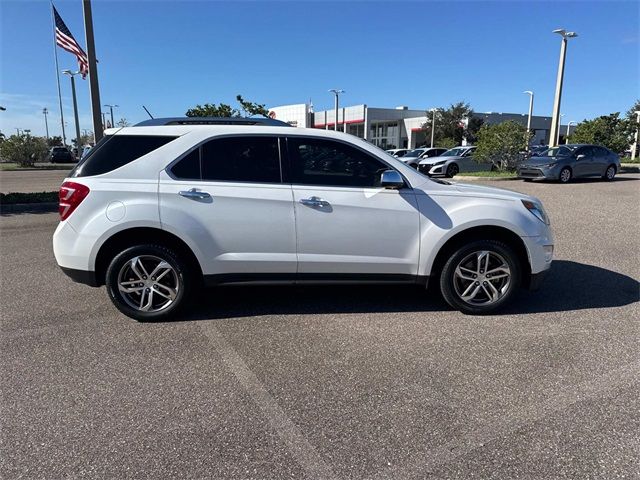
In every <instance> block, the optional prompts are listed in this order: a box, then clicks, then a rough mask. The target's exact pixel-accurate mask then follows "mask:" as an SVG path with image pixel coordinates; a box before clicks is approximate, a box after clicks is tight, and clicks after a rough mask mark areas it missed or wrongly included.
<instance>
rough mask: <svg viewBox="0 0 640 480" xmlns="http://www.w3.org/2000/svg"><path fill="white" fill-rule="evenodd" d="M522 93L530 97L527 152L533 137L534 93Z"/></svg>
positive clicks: (527, 91)
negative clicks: (531, 136)
mask: <svg viewBox="0 0 640 480" xmlns="http://www.w3.org/2000/svg"><path fill="white" fill-rule="evenodd" d="M522 93H526V94H527V95H529V118H528V119H527V150H529V140H530V138H529V137H530V135H531V116H532V115H533V92H532V91H531V90H525V91H524V92H522Z"/></svg>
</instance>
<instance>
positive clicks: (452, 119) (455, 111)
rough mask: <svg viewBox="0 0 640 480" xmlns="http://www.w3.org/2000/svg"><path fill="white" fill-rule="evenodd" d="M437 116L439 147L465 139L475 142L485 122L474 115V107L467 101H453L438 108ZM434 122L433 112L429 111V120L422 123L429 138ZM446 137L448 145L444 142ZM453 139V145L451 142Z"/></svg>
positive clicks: (460, 142) (437, 140)
mask: <svg viewBox="0 0 640 480" xmlns="http://www.w3.org/2000/svg"><path fill="white" fill-rule="evenodd" d="M435 117H436V124H435V132H434V144H435V145H436V146H439V147H440V146H451V147H454V146H456V145H461V144H462V140H463V139H466V140H467V141H468V142H471V143H473V142H474V141H475V140H476V135H477V133H478V131H479V130H480V127H482V124H483V123H484V120H482V119H481V118H474V117H473V109H472V108H471V105H470V104H469V103H466V102H458V103H453V104H451V105H449V107H447V108H439V109H437V110H436V113H435ZM467 119H468V120H467ZM432 123H433V112H427V121H426V122H425V123H424V124H422V129H423V130H424V131H425V133H426V135H427V138H431V127H432ZM465 123H466V125H465ZM445 139H447V141H446V143H447V144H448V145H444V144H443V141H444V140H445ZM451 140H453V145H451V144H450V143H451Z"/></svg>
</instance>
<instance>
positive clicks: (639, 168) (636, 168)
mask: <svg viewBox="0 0 640 480" xmlns="http://www.w3.org/2000/svg"><path fill="white" fill-rule="evenodd" d="M620 173H640V165H638V164H634V163H622V164H620Z"/></svg>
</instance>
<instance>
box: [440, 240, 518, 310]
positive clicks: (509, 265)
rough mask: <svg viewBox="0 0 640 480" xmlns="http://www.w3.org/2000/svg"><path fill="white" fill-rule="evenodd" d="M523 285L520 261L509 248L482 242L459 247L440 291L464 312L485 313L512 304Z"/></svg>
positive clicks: (443, 275)
mask: <svg viewBox="0 0 640 480" xmlns="http://www.w3.org/2000/svg"><path fill="white" fill-rule="evenodd" d="M519 286H520V262H519V260H518V257H517V255H516V254H515V253H514V251H513V250H512V249H511V248H509V246H508V245H506V244H504V243H502V242H498V241H496V240H479V241H475V242H473V243H471V244H468V245H464V246H461V247H460V248H458V249H457V250H456V251H455V252H454V253H453V255H451V257H450V258H449V260H448V261H447V262H446V263H445V265H444V268H443V269H442V274H441V276H440V290H441V291H442V296H443V297H444V299H445V300H446V301H447V303H448V304H449V305H451V306H452V307H453V308H455V309H457V310H460V311H461V312H463V313H469V314H474V315H477V314H483V313H489V312H491V311H493V310H496V309H497V308H499V307H500V306H502V305H504V304H505V303H506V302H508V301H509V299H510V298H511V296H512V295H513V293H514V292H515V291H516V290H517V288H518V287H519Z"/></svg>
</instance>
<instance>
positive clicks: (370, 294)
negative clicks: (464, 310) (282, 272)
mask: <svg viewBox="0 0 640 480" xmlns="http://www.w3.org/2000/svg"><path fill="white" fill-rule="evenodd" d="M639 300H640V284H639V283H638V281H637V280H634V279H633V278H631V277H628V276H626V275H623V274H620V273H617V272H613V271H611V270H607V269H605V268H600V267H595V266H592V265H585V264H582V263H577V262H571V261H566V260H557V261H555V262H554V263H553V267H552V269H551V271H550V272H549V274H548V276H547V278H546V279H545V282H544V283H543V285H542V287H541V289H540V290H539V291H537V292H527V291H520V292H518V293H517V295H516V297H515V298H514V299H513V301H512V302H511V304H510V305H508V306H507V307H506V308H505V309H502V310H500V311H498V312H497V314H498V315H518V314H525V313H526V314H529V313H543V312H563V311H571V310H583V309H589V308H607V307H620V306H624V305H629V304H631V303H634V302H638V301H639ZM194 303H195V305H194V306H193V307H192V308H191V309H189V311H188V312H186V313H185V314H184V316H183V317H182V318H181V320H183V321H190V320H211V319H224V318H239V317H252V316H264V315H302V314H341V313H402V312H413V313H415V312H436V311H446V310H451V308H450V307H449V306H448V305H447V304H446V303H445V302H444V300H443V299H442V297H441V296H440V294H439V293H438V292H437V288H433V287H431V288H430V289H429V290H428V291H427V292H425V290H424V288H423V287H419V286H415V285H368V286H367V285H357V286H356V285H340V286H335V285H334V286H324V285H323V286H302V285H300V286H260V287H259V286H251V287H217V288H212V289H206V290H204V291H203V293H202V294H201V295H200V296H199V297H198V298H196V299H194Z"/></svg>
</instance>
